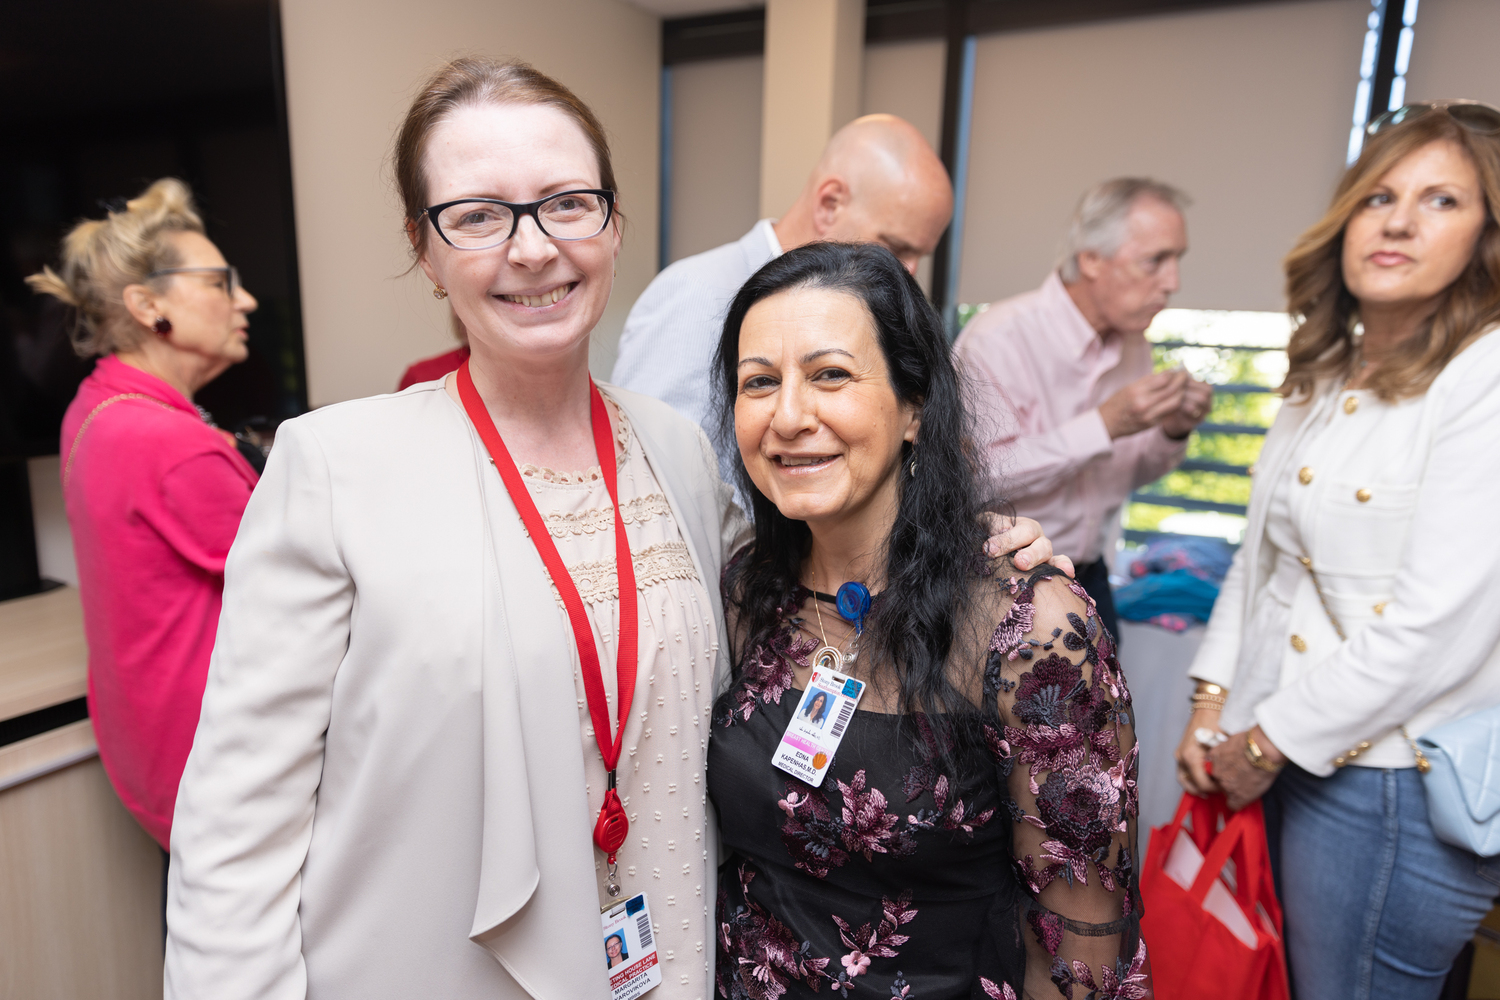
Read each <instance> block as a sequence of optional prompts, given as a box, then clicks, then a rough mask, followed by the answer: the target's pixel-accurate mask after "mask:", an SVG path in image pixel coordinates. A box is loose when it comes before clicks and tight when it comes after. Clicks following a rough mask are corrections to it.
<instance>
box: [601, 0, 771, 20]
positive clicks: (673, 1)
mask: <svg viewBox="0 0 1500 1000" xmlns="http://www.w3.org/2000/svg"><path fill="white" fill-rule="evenodd" d="M627 2H628V3H630V4H631V5H632V6H635V7H639V8H640V9H641V10H644V11H647V12H649V13H652V14H655V15H656V16H658V17H697V16H698V15H700V14H720V13H723V12H724V11H726V10H744V9H745V8H747V7H764V6H765V4H764V3H755V2H753V0H751V2H749V3H747V2H746V0H627Z"/></svg>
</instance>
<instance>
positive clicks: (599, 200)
mask: <svg viewBox="0 0 1500 1000" xmlns="http://www.w3.org/2000/svg"><path fill="white" fill-rule="evenodd" d="M614 211H615V193H614V192H613V191H601V190H598V189H596V188H581V189H579V190H577V191H563V192H561V193H560V194H553V195H548V196H547V197H545V198H543V199H541V200H540V201H532V202H527V203H526V204H524V205H519V204H516V203H515V202H509V201H500V200H499V199H497V198H460V199H459V200H458V201H445V202H443V203H442V204H441V205H433V206H432V207H431V208H428V209H424V212H425V214H426V216H427V218H428V219H429V220H431V222H432V228H434V229H436V230H437V232H438V235H439V236H441V237H442V238H443V242H444V243H446V244H448V245H449V246H450V247H453V248H454V249H455V250H488V249H490V248H491V247H497V246H499V245H500V244H502V243H504V242H505V241H506V240H508V239H510V238H511V237H512V236H514V235H515V234H516V226H517V224H519V222H520V220H521V217H522V216H524V215H529V216H531V218H532V221H534V222H535V223H536V226H537V228H538V229H540V230H541V231H542V232H543V234H545V235H547V236H550V237H551V238H552V239H554V240H587V239H591V238H593V237H595V236H598V235H599V234H600V233H602V232H604V227H605V226H608V225H609V220H610V217H611V216H613V215H614Z"/></svg>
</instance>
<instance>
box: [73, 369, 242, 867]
mask: <svg viewBox="0 0 1500 1000" xmlns="http://www.w3.org/2000/svg"><path fill="white" fill-rule="evenodd" d="M122 396H124V397H126V398H119V397H122ZM61 450H62V478H63V497H64V499H65V501H66V503H67V511H68V523H69V525H70V526H71V527H72V529H73V549H74V552H75V554H76V557H77V560H78V582H79V592H80V595H81V597H82V601H83V623H84V631H85V633H86V635H87V637H88V645H89V715H90V716H91V717H92V719H93V723H94V733H95V735H96V737H97V738H98V741H99V758H100V760H102V761H103V763H104V769H105V771H106V772H107V773H108V774H109V778H110V781H111V782H113V784H114V787H115V791H116V792H117V793H118V794H119V796H120V801H122V802H123V803H124V804H125V808H127V809H129V810H130V812H131V814H132V815H134V816H135V818H136V819H137V820H139V821H140V824H141V825H142V826H143V827H145V828H146V831H147V832H148V833H150V834H151V836H153V837H155V838H156V840H157V841H158V842H159V843H161V844H162V846H164V847H165V846H167V844H168V842H169V838H170V834H171V829H172V808H173V804H174V803H175V801H176V798H177V782H178V780H179V779H180V778H181V777H182V768H183V764H184V763H185V762H186V761H187V755H188V750H190V749H191V748H192V745H193V733H194V731H195V730H196V729H197V726H198V708H199V702H200V701H201V700H202V697H203V685H204V680H205V678H206V676H207V674H208V658H209V654H210V653H211V652H212V651H213V647H214V635H215V632H216V631H217V629H218V623H219V600H220V594H221V592H222V591H223V588H224V557H225V556H226V555H227V554H228V553H229V546H230V543H232V542H233V541H234V536H235V532H236V531H237V530H238V529H239V523H240V515H241V514H243V513H244V510H245V504H246V503H247V502H248V501H249V499H250V491H251V490H252V489H254V487H255V481H256V475H255V472H254V471H253V470H252V469H251V468H250V465H249V463H248V462H246V461H245V460H244V458H243V457H241V455H240V454H239V452H237V451H236V450H235V448H234V446H233V445H232V444H231V443H230V439H229V437H228V435H227V434H224V433H223V432H221V431H217V430H214V429H213V428H211V427H209V426H208V425H207V424H205V423H204V422H203V420H202V419H201V418H200V417H199V416H198V412H197V410H196V409H194V407H193V404H192V403H190V402H188V401H187V400H186V399H184V398H183V396H182V394H181V393H179V392H177V390H175V389H173V388H172V387H171V386H169V385H167V383H165V382H163V381H162V380H161V379H158V378H156V377H155V376H153V375H148V374H146V373H145V372H143V371H140V370H138V369H136V368H132V367H130V366H129V365H127V364H125V363H124V362H122V361H120V360H119V359H117V358H114V357H106V358H104V359H102V360H101V361H100V362H99V363H98V364H97V365H96V366H95V367H94V371H93V373H92V374H91V375H89V377H88V378H86V379H84V380H83V384H82V385H80V386H79V387H78V395H77V396H75V397H74V399H73V402H72V404H71V405H70V406H69V407H68V412H67V413H66V414H65V415H64V417H63V425H62V449H61Z"/></svg>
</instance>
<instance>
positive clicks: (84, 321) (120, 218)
mask: <svg viewBox="0 0 1500 1000" xmlns="http://www.w3.org/2000/svg"><path fill="white" fill-rule="evenodd" d="M183 232H188V233H201V232H203V220H202V219H201V218H199V217H198V211H197V209H196V208H195V207H194V205H193V193H192V192H191V191H190V190H189V189H188V186H187V185H186V184H184V183H183V182H182V181H179V180H177V179H176V178H172V177H166V178H163V179H161V180H159V181H157V182H156V183H155V184H152V185H151V186H150V187H148V188H147V189H146V190H144V191H142V192H141V193H140V195H139V196H137V197H135V198H133V199H131V200H130V201H128V202H126V203H125V210H124V211H122V212H114V211H111V212H110V213H109V214H108V215H106V216H105V217H104V218H103V219H87V220H85V221H83V222H80V223H79V224H78V225H76V226H74V227H73V230H72V232H70V233H68V235H67V236H66V237H64V239H63V246H62V263H61V264H60V265H59V266H58V270H56V271H54V270H52V268H50V267H44V268H42V270H41V272H40V273H39V274H33V275H31V276H30V277H28V278H27V279H26V283H27V284H28V285H30V286H31V287H32V290H33V291H36V292H38V293H41V294H44V295H51V296H53V297H54V298H57V299H60V300H61V301H63V302H65V303H67V304H68V305H70V306H72V307H73V308H74V309H76V310H77V311H78V322H77V324H76V325H75V326H74V329H73V350H75V351H77V352H78V354H79V355H80V356H81V357H85V358H91V357H95V356H97V355H101V354H114V353H116V352H117V351H128V350H130V349H131V348H133V347H135V346H136V345H137V344H139V343H140V341H141V338H142V337H144V336H145V335H146V330H145V328H144V327H142V326H141V325H140V324H139V323H137V322H136V321H135V318H134V317H132V316H131V315H130V313H129V311H128V310H126V308H125V295H124V293H125V286H126V285H144V284H147V283H148V282H149V281H151V280H160V279H148V278H147V275H149V274H150V273H151V272H153V271H158V270H161V269H162V268H167V267H174V266H176V265H177V263H178V256H177V252H176V250H175V249H174V248H173V246H172V243H171V241H170V240H169V239H168V238H167V237H168V236H169V235H170V234H171V233H183Z"/></svg>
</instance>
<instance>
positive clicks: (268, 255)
mask: <svg viewBox="0 0 1500 1000" xmlns="http://www.w3.org/2000/svg"><path fill="white" fill-rule="evenodd" d="M0 93H3V94H4V95H5V100H4V101H3V102H0V465H5V464H12V465H13V464H14V463H16V462H18V461H24V460H25V459H26V458H28V457H32V456H38V455H50V454H55V453H57V451H58V432H59V427H60V423H61V419H62V414H63V411H64V410H65V409H66V408H67V406H68V403H69V402H70V401H71V400H72V398H73V395H74V392H75V391H76V389H77V386H78V383H79V381H81V380H82V378H83V377H84V376H85V375H87V374H88V372H89V370H90V369H91V367H92V362H88V361H83V360H81V359H79V358H77V357H76V356H74V354H73V352H72V349H71V347H70V345H69V341H68V331H69V329H70V327H71V325H72V323H73V317H72V316H71V315H70V311H69V310H67V309H66V308H64V307H62V306H60V305H59V304H58V303H56V302H54V301H53V300H51V299H50V298H47V297H43V296H37V295H34V294H32V292H31V290H30V288H29V287H27V286H26V285H25V284H24V283H23V281H22V279H23V278H24V277H25V276H26V275H27V274H30V273H33V272H34V271H36V270H38V269H39V268H40V267H41V266H42V265H43V264H52V263H55V262H56V259H57V252H58V245H59V241H60V239H61V237H62V236H63V234H64V233H66V232H67V230H68V229H69V228H70V227H71V226H72V225H73V224H74V223H75V222H77V221H78V220H79V219H83V218H99V217H101V216H102V215H103V208H102V207H101V202H105V201H110V200H113V199H117V198H121V197H127V198H128V197H133V196H135V195H136V194H138V193H139V192H140V191H141V190H142V189H144V188H145V187H146V186H147V185H148V184H150V183H151V182H152V181H154V180H156V179H158V178H161V177H168V176H171V177H179V178H181V179H182V180H184V181H186V182H187V183H188V184H189V185H191V187H192V189H193V193H194V195H195V196H196V198H197V200H198V204H199V208H200V210H201V211H202V213H203V217H204V221H205V224H206V226H207V229H208V236H209V238H210V239H212V240H213V241H214V242H215V243H216V244H218V246H219V248H220V249H221V250H222V251H223V252H224V256H225V257H226V258H227V259H228V260H229V261H230V263H232V264H235V265H236V266H238V267H239V270H240V274H241V275H242V278H243V281H244V284H245V287H246V288H248V289H249V290H250V291H251V292H252V293H253V294H254V295H255V296H256V298H257V299H259V301H260V308H259V310H258V311H257V312H256V313H255V314H253V315H252V316H251V318H250V359H249V360H248V361H246V362H245V363H244V364H241V365H237V366H235V367H234V368H231V369H230V370H229V371H228V372H226V373H225V374H223V375H222V376H220V377H219V378H218V379H217V380H216V381H215V382H214V383H212V384H211V385H209V386H208V387H206V388H205V389H204V390H203V391H202V392H200V393H199V394H198V398H197V400H196V401H197V402H198V403H199V404H200V405H202V406H203V407H205V408H206V409H208V410H209V411H210V412H211V413H212V414H213V415H214V418H215V420H216V422H217V423H218V424H219V425H220V426H221V427H224V428H226V429H230V430H234V429H236V428H238V427H239V426H241V425H242V424H244V423H245V422H246V421H251V420H256V421H257V422H259V420H261V419H263V420H265V421H266V422H269V423H270V424H271V425H273V426H274V425H275V424H276V423H279V422H280V421H281V420H283V419H285V418H287V417H289V416H294V415H296V414H298V413H301V412H302V411H303V410H305V409H306V408H307V393H306V388H305V378H304V370H303V361H302V324H301V307H300V302H299V298H298V289H297V260H296V243H295V234H294V231H293V218H292V192H291V162H290V157H289V154H288V146H287V131H286V101H285V96H284V93H283V77H282V67H281V29H280V23H279V11H278V6H277V2H276V0H52V2H49V3H9V4H5V5H4V6H3V7H0ZM3 471H4V470H0V472H3ZM14 478H15V477H14V476H10V477H5V476H0V480H3V481H4V482H10V481H11V480H12V479H14ZM24 479H25V477H24V475H22V476H21V477H20V480H21V481H24ZM0 485H3V484H0ZM4 501H5V498H0V509H3V510H5V511H7V512H9V511H11V510H12V509H13V508H15V507H16V505H17V504H18V503H19V502H20V498H18V497H13V498H10V502H8V503H7V502H4ZM20 520H22V519H21V518H18V517H8V518H6V522H7V523H5V524H0V535H6V536H8V535H9V534H13V533H18V532H21V531H22V530H23V528H25V527H26V526H23V525H22V524H20V523H19V521H20ZM25 520H28V521H29V518H28V519H25ZM26 534H27V535H28V536H29V530H27V531H26ZM26 547H27V545H26V544H24V543H23V542H22V540H21V539H19V538H17V539H8V538H0V563H7V562H8V560H7V559H6V558H5V557H6V555H7V554H9V553H11V552H15V553H17V555H18V556H19V555H24V550H25V549H26ZM15 572H21V573H22V574H23V575H24V570H22V569H20V568H18V567H14V566H11V565H0V598H4V597H8V596H15V594H16V593H17V592H18V591H17V590H16V586H17V584H18V581H17V580H15V579H12V578H11V577H12V576H13V575H14V573H15ZM31 573H32V574H33V575H34V573H35V569H34V566H33V568H32V570H31ZM19 592H25V590H24V588H23V589H22V590H21V591H19Z"/></svg>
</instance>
